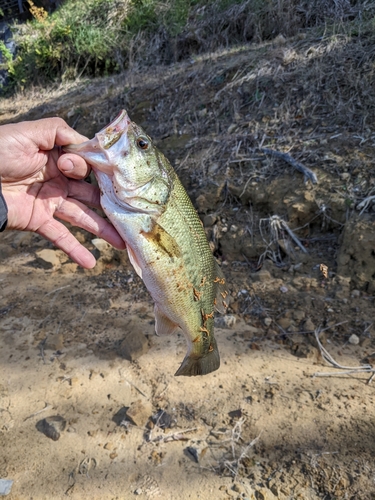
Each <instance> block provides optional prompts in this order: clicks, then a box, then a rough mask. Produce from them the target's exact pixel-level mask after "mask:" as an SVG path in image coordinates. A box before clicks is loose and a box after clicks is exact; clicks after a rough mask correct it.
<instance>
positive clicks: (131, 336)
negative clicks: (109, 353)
mask: <svg viewBox="0 0 375 500" xmlns="http://www.w3.org/2000/svg"><path fill="white" fill-rule="evenodd" d="M148 350H149V346H148V340H147V337H146V336H145V334H144V333H143V332H141V331H140V330H131V331H130V332H128V333H127V335H126V337H125V338H124V339H123V340H122V342H121V344H120V346H119V348H118V354H119V355H120V356H121V357H123V358H125V359H128V360H129V361H135V360H136V359H138V358H140V357H141V356H142V355H143V354H146V352H147V351H148Z"/></svg>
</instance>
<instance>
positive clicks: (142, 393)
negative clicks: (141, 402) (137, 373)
mask: <svg viewBox="0 0 375 500" xmlns="http://www.w3.org/2000/svg"><path fill="white" fill-rule="evenodd" d="M119 374H120V377H122V378H123V379H124V380H125V382H127V383H128V384H130V385H131V386H132V387H134V389H135V390H136V391H138V392H139V394H141V395H142V396H143V397H144V398H146V399H148V396H146V394H145V393H144V392H142V391H141V389H138V387H137V386H136V385H134V384H133V382H131V381H130V380H128V379H127V378H125V377H124V375H123V374H122V373H121V369H120V370H119Z"/></svg>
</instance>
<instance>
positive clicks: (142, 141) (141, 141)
mask: <svg viewBox="0 0 375 500" xmlns="http://www.w3.org/2000/svg"><path fill="white" fill-rule="evenodd" d="M136 144H137V146H138V148H139V149H142V151H146V150H147V149H148V148H149V147H150V141H149V140H148V139H147V137H144V136H143V135H141V136H140V137H137V140H136Z"/></svg>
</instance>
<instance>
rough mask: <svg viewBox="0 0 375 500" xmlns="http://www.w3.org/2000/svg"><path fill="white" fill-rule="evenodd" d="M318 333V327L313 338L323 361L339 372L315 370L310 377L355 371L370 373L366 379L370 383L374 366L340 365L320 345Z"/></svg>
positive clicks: (348, 373)
mask: <svg viewBox="0 0 375 500" xmlns="http://www.w3.org/2000/svg"><path fill="white" fill-rule="evenodd" d="M319 333H320V329H319V328H318V329H317V330H315V339H316V342H317V344H318V347H319V350H320V354H321V355H322V358H323V359H324V361H325V362H326V363H328V364H330V365H332V366H333V367H334V368H339V369H340V370H343V371H340V372H339V373H337V372H336V373H335V372H330V373H325V372H315V373H313V375H312V377H332V376H335V375H351V374H355V373H371V377H370V378H369V379H368V381H367V384H370V383H371V382H372V379H373V378H374V376H375V368H373V367H372V366H371V365H361V366H343V365H340V364H339V363H338V362H337V361H335V360H334V359H333V357H332V356H331V354H330V353H329V352H328V351H327V349H325V348H324V347H323V345H322V343H321V342H320V340H319Z"/></svg>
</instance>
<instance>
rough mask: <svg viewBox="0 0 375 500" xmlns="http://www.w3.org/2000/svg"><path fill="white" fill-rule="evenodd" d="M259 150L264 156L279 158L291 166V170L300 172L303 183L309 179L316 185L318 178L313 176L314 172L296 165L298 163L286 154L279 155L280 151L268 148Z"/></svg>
mask: <svg viewBox="0 0 375 500" xmlns="http://www.w3.org/2000/svg"><path fill="white" fill-rule="evenodd" d="M260 150H261V151H262V152H263V153H265V154H266V155H270V156H273V157H274V158H281V159H282V160H284V161H286V162H287V163H289V165H291V166H292V167H293V168H295V169H296V170H298V172H301V173H302V174H303V175H304V179H305V182H307V180H308V179H310V181H311V182H312V183H313V184H317V183H318V178H317V176H316V175H315V174H314V172H313V171H312V170H310V169H309V168H307V167H304V166H303V165H302V164H301V163H298V161H296V160H295V159H294V158H292V157H291V156H290V155H289V154H288V153H281V152H280V151H274V150H273V149H268V148H260Z"/></svg>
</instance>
